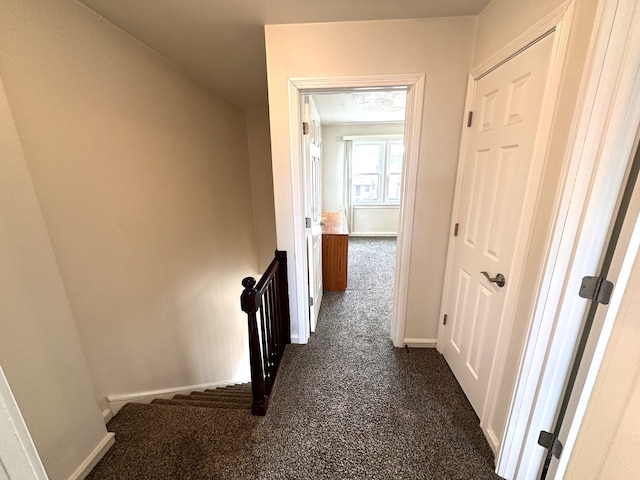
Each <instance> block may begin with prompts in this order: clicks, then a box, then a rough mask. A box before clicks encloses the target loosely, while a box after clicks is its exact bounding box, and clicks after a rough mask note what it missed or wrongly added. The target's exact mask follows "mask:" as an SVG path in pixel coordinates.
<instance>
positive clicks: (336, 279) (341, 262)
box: [322, 212, 349, 291]
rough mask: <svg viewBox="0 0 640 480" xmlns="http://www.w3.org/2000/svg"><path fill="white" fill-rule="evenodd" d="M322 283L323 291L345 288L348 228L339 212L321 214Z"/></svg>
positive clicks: (342, 214) (344, 218) (345, 219)
mask: <svg viewBox="0 0 640 480" xmlns="http://www.w3.org/2000/svg"><path fill="white" fill-rule="evenodd" d="M322 223H323V224H324V225H323V227H322V285H323V289H324V290H325V291H335V290H346V289H347V261H348V254H349V229H348V228H347V218H346V217H345V215H344V213H341V212H325V213H323V214H322Z"/></svg>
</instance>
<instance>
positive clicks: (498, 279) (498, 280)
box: [480, 272, 507, 287]
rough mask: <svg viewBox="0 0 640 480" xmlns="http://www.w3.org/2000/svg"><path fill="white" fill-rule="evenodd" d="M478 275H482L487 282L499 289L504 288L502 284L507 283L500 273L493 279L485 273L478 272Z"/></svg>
mask: <svg viewBox="0 0 640 480" xmlns="http://www.w3.org/2000/svg"><path fill="white" fill-rule="evenodd" d="M480 273H481V274H483V275H484V276H485V277H487V280H489V281H490V282H491V283H495V284H496V285H498V286H499V287H504V284H505V283H506V281H507V279H506V278H504V275H503V274H501V273H499V274H497V275H496V276H495V277H494V278H491V277H490V276H489V274H488V273H487V272H480Z"/></svg>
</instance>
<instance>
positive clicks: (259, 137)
mask: <svg viewBox="0 0 640 480" xmlns="http://www.w3.org/2000/svg"><path fill="white" fill-rule="evenodd" d="M246 115H247V136H248V140H249V162H250V165H251V191H252V193H253V195H252V197H253V212H254V216H255V228H256V238H257V241H258V260H259V262H258V267H259V273H262V272H264V271H265V270H266V269H267V267H268V266H269V264H270V263H271V260H273V258H274V253H275V249H276V214H275V210H274V207H273V173H272V172H271V135H270V132H269V111H268V110H266V109H258V110H247V111H246Z"/></svg>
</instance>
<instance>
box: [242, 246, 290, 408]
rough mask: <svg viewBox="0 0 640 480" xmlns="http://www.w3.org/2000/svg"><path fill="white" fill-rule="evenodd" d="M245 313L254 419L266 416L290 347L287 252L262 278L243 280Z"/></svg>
mask: <svg viewBox="0 0 640 480" xmlns="http://www.w3.org/2000/svg"><path fill="white" fill-rule="evenodd" d="M242 286H243V287H244V291H243V292H242V295H241V296H240V305H241V307H242V311H243V312H245V313H246V314H247V317H248V321H249V358H250V360H251V391H252V394H253V403H252V405H251V411H252V413H253V414H254V415H265V414H266V413H267V407H268V405H269V395H270V394H271V388H272V387H273V382H274V381H275V378H276V374H277V372H278V367H279V366H280V360H281V359H282V355H283V354H284V348H285V346H286V345H287V344H289V343H291V326H290V320H289V287H288V283H287V252H284V251H279V250H276V254H275V258H274V259H273V261H272V262H271V265H269V267H268V268H267V270H266V271H265V272H264V274H263V275H262V278H260V281H259V282H258V284H257V285H256V279H255V278H253V277H246V278H245V279H244V280H242Z"/></svg>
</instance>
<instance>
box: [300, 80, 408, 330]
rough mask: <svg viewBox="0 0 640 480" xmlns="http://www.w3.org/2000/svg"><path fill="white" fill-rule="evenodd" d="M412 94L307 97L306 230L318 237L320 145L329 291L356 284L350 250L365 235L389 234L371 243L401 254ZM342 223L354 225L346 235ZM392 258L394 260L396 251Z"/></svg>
mask: <svg viewBox="0 0 640 480" xmlns="http://www.w3.org/2000/svg"><path fill="white" fill-rule="evenodd" d="M406 99H407V89H406V87H397V88H389V89H373V90H363V89H357V90H354V89H349V90H344V89H340V90H327V91H324V92H315V93H313V94H309V95H304V97H303V100H302V104H303V106H304V111H303V115H304V119H305V122H306V123H308V125H309V127H308V128H306V127H305V128H304V129H303V135H304V137H305V138H304V145H305V147H304V149H305V153H304V156H303V157H304V175H305V187H306V194H305V199H306V211H307V212H308V217H307V218H310V222H308V223H309V224H310V225H311V227H310V228H307V229H306V234H307V239H309V238H310V237H311V238H312V237H313V231H314V226H315V223H316V221H315V217H314V213H315V212H314V208H313V204H314V203H315V202H316V201H317V198H318V197H316V195H314V190H315V186H316V180H315V179H314V175H315V174H316V173H317V172H318V169H317V168H314V163H313V159H314V154H313V148H314V146H316V147H317V148H318V153H316V154H315V157H317V158H321V159H322V160H321V162H320V165H321V168H320V169H319V171H320V172H321V173H320V178H321V182H320V188H319V192H320V195H319V198H320V200H319V202H320V204H321V211H322V217H323V218H324V219H325V221H326V222H327V225H326V226H323V227H322V228H323V232H324V233H326V234H327V236H325V237H324V239H323V241H324V245H323V246H322V250H323V251H324V254H325V255H327V256H328V257H327V259H328V262H329V263H328V264H326V263H325V265H324V267H323V268H324V271H325V275H327V279H326V280H327V281H325V282H323V283H324V289H325V290H328V291H331V290H344V289H345V288H349V285H348V283H347V282H346V278H347V272H348V271H350V268H351V267H352V266H350V265H347V258H353V257H352V256H351V255H350V254H348V253H347V251H349V250H353V249H354V248H356V249H357V248H358V246H357V245H354V241H355V237H363V241H364V239H374V238H380V237H384V240H381V241H379V242H369V248H371V247H374V248H375V246H376V245H377V246H379V248H380V249H381V253H382V250H384V251H385V252H388V251H393V252H395V249H396V245H395V243H396V239H397V236H398V230H399V211H400V203H401V195H402V181H403V176H402V169H403V164H404V162H403V158H404V154H403V152H404V129H405V117H406ZM336 223H337V224H339V225H341V226H344V225H346V226H347V228H346V232H345V231H342V232H341V233H342V235H340V237H336V232H335V231H333V230H334V229H335V225H336ZM345 233H348V235H346V236H345V235H344V234H345ZM315 243H316V242H313V241H308V243H307V245H308V254H307V263H308V269H309V270H308V271H309V275H310V277H309V291H310V292H315V294H312V299H313V301H310V320H311V332H314V331H315V326H316V323H317V320H316V319H317V313H318V310H317V309H318V307H319V304H318V302H317V301H316V300H315V299H318V298H321V293H318V292H317V291H316V290H317V286H318V284H319V281H318V280H317V279H314V278H313V273H312V272H316V273H317V272H319V271H321V270H322V269H323V268H321V265H318V258H317V256H315V255H313V253H312V252H313V249H312V248H311V247H310V246H309V245H312V244H315ZM337 256H340V257H343V259H342V260H343V262H338V260H337V258H336V257H337ZM393 257H394V260H393V261H394V264H395V253H394V255H393ZM385 258H386V256H385ZM319 260H320V261H321V260H322V259H321V258H320V259H319ZM387 260H388V259H387ZM339 263H344V265H340V264H339ZM336 270H339V272H342V274H341V276H342V277H344V282H342V281H337V279H336V278H335V276H336V274H338V272H337V271H336ZM394 270H395V268H394ZM389 284H390V285H391V282H390V283H389ZM314 315H315V316H314Z"/></svg>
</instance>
